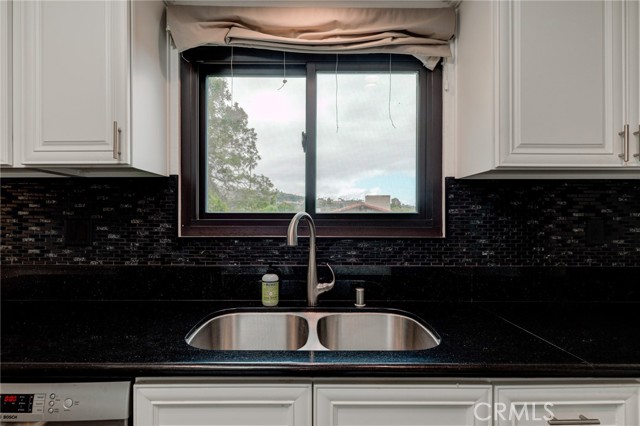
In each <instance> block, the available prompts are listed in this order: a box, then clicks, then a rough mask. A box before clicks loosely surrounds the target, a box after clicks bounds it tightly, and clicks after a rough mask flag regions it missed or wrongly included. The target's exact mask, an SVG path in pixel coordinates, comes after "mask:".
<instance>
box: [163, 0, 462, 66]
mask: <svg viewBox="0 0 640 426" xmlns="http://www.w3.org/2000/svg"><path fill="white" fill-rule="evenodd" d="M167 25H168V28H169V31H170V32H171V36H172V38H173V41H174V43H175V45H176V47H177V48H178V50H180V51H184V50H187V49H191V48H193V47H197V46H202V45H218V46H238V47H253V48H261V49H271V50H280V51H287V52H304V53H400V54H407V55H413V56H415V57H416V58H418V59H419V60H420V61H422V63H423V64H424V65H425V66H426V67H427V68H429V69H433V68H434V67H435V66H436V64H437V63H438V60H439V59H440V58H442V57H448V56H451V50H450V48H449V40H450V39H451V38H452V37H453V34H454V31H455V12H454V10H453V9H452V8H436V9H361V8H281V7H280V8H271V7H213V6H178V5H170V6H169V7H168V12H167Z"/></svg>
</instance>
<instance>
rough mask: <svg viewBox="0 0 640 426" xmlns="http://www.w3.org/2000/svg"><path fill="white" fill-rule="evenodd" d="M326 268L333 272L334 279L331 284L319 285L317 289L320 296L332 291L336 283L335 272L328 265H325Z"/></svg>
mask: <svg viewBox="0 0 640 426" xmlns="http://www.w3.org/2000/svg"><path fill="white" fill-rule="evenodd" d="M325 266H326V267H327V268H329V270H330V271H331V277H332V278H331V282H329V283H318V286H317V287H316V288H317V289H318V294H320V293H324V292H325V291H329V290H331V289H332V288H333V286H334V284H335V283H336V274H335V273H334V272H333V269H332V268H331V266H329V264H328V263H325Z"/></svg>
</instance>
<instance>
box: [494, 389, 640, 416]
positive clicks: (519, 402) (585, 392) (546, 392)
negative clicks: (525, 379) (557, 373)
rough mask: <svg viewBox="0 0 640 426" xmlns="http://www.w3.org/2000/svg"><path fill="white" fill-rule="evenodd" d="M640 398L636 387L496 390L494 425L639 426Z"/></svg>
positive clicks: (639, 391) (639, 392)
mask: <svg viewBox="0 0 640 426" xmlns="http://www.w3.org/2000/svg"><path fill="white" fill-rule="evenodd" d="M639 394H640V386H637V385H611V386H609V385H571V386H569V385H528V386H516V385H509V386H496V387H495V401H496V404H495V406H494V408H495V410H494V419H495V423H494V424H496V425H498V426H503V425H504V426H506V425H510V426H513V425H518V426H529V425H554V424H555V425H563V424H564V425H569V424H584V425H587V424H600V425H603V426H604V425H608V426H614V425H615V426H624V425H628V426H631V425H638V424H640V419H639V415H638V408H639V404H638V402H639V396H638V395H639ZM553 418H555V420H553ZM550 420H551V421H550ZM596 421H597V422H598V423H596Z"/></svg>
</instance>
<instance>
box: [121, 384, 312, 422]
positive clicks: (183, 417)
mask: <svg viewBox="0 0 640 426" xmlns="http://www.w3.org/2000/svg"><path fill="white" fill-rule="evenodd" d="M133 401H134V425H136V426H182V425H184V426H186V425H189V426H196V425H202V426H204V425H207V426H218V425H219V426H223V425H224V426H240V425H242V426H258V425H269V426H271V425H274V426H275V425H278V426H285V425H288V426H307V425H311V383H268V384H267V383H247V382H243V383H209V382H207V383H184V384H178V383H175V384H174V383H153V382H152V383H138V384H136V385H135V386H134V396H133Z"/></svg>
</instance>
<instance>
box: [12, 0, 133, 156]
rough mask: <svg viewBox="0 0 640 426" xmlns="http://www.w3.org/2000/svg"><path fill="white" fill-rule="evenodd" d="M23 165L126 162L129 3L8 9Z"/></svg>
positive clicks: (30, 5) (53, 3)
mask: <svg viewBox="0 0 640 426" xmlns="http://www.w3.org/2000/svg"><path fill="white" fill-rule="evenodd" d="M14 9H15V10H14V14H15V18H14V25H15V27H14V49H15V51H14V60H16V61H18V62H19V68H20V69H21V70H22V73H21V76H20V77H19V78H17V79H16V83H15V88H16V92H17V93H15V96H18V98H19V102H17V105H19V108H18V110H17V111H16V114H17V117H16V123H17V124H16V127H18V128H19V129H17V130H18V132H19V133H18V134H17V135H16V138H15V140H16V143H21V144H22V146H23V154H22V163H23V164H25V165H47V164H56V165H64V164H70V165H73V164H90V165H93V164H95V165H100V164H126V163H128V161H129V152H128V149H127V148H128V147H127V146H125V145H127V144H126V142H127V140H128V128H127V127H128V120H127V118H128V109H127V105H128V101H129V99H128V95H127V93H128V88H127V81H128V80H127V70H128V67H129V63H128V60H129V58H128V56H129V49H128V40H129V25H128V22H129V2H127V1H111V0H104V1H21V2H15V3H14Z"/></svg>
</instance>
